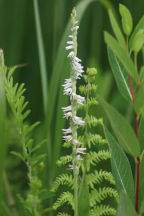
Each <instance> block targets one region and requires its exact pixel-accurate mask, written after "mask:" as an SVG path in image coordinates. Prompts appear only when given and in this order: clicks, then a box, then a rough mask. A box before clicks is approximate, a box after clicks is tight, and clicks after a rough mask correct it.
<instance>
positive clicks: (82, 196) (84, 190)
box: [78, 176, 90, 216]
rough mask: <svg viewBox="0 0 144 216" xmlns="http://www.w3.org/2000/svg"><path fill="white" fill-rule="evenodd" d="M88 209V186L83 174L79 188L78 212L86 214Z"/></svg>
mask: <svg viewBox="0 0 144 216" xmlns="http://www.w3.org/2000/svg"><path fill="white" fill-rule="evenodd" d="M89 210H90V209H89V188H88V184H87V182H86V178H85V176H84V177H83V180H82V181H81V184H80V189H79V198H78V214H79V215H83V216H88V215H89Z"/></svg>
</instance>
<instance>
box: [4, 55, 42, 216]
mask: <svg viewBox="0 0 144 216" xmlns="http://www.w3.org/2000/svg"><path fill="white" fill-rule="evenodd" d="M2 57H3V77H4V87H5V93H6V98H7V101H8V104H9V106H10V108H11V111H12V113H13V115H14V117H15V122H16V127H17V131H18V134H19V142H20V144H21V148H22V153H19V152H14V151H13V152H11V153H12V154H13V155H14V156H17V157H19V158H20V159H21V160H22V161H23V162H24V163H25V165H26V167H27V178H28V185H29V191H28V192H27V195H26V197H22V196H21V195H19V199H20V201H21V203H22V205H23V206H24V208H25V210H26V214H27V215H33V216H40V215H42V214H43V211H44V209H42V203H41V199H40V194H41V193H42V192H43V189H42V182H41V180H40V178H39V171H40V166H41V167H42V166H43V165H42V163H43V162H42V161H43V159H44V157H45V156H46V155H45V154H41V155H36V150H38V149H39V148H40V147H41V145H42V143H43V142H45V140H43V141H42V142H40V143H39V144H37V145H36V146H35V145H34V140H33V139H32V137H31V133H32V131H33V130H34V128H35V127H36V126H37V125H38V124H39V122H36V123H34V124H31V125H30V124H28V123H26V122H25V119H26V118H27V117H28V115H29V114H30V110H29V109H26V107H27V105H28V102H27V101H25V97H24V95H23V94H24V92H25V88H24V84H23V83H22V84H20V85H19V84H18V83H16V84H14V80H13V73H14V72H15V70H16V68H17V67H18V66H14V67H12V68H8V67H6V66H5V65H4V56H2ZM40 163H41V164H40Z"/></svg>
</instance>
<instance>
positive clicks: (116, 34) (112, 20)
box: [109, 10, 126, 48]
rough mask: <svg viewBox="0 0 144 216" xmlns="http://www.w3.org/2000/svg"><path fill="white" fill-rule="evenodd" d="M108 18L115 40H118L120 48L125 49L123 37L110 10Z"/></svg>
mask: <svg viewBox="0 0 144 216" xmlns="http://www.w3.org/2000/svg"><path fill="white" fill-rule="evenodd" d="M109 18H110V22H111V26H112V29H113V32H114V33H115V36H116V38H117V39H118V41H119V43H120V44H121V46H122V47H125V48H126V43H125V39H124V36H123V34H122V32H121V30H120V27H119V25H118V23H117V21H116V19H115V17H114V15H113V12H112V11H111V10H109Z"/></svg>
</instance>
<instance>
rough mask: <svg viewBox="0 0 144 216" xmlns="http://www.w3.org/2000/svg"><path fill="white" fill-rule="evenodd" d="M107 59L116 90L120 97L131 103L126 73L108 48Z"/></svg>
mask: <svg viewBox="0 0 144 216" xmlns="http://www.w3.org/2000/svg"><path fill="white" fill-rule="evenodd" d="M108 58H109V63H110V66H111V69H112V72H113V75H114V78H115V80H116V84H117V86H118V89H119V91H120V93H121V95H122V96H123V97H124V98H125V99H126V100H127V101H128V102H129V103H131V102H132V96H131V92H130V88H129V85H128V73H127V71H126V70H125V68H124V67H123V65H122V64H121V63H120V61H119V60H118V58H117V57H116V56H115V54H114V53H113V51H112V50H111V48H110V47H108Z"/></svg>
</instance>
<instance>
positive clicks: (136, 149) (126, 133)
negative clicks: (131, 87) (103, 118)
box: [99, 97, 140, 158]
mask: <svg viewBox="0 0 144 216" xmlns="http://www.w3.org/2000/svg"><path fill="white" fill-rule="evenodd" d="M99 102H100V104H101V105H102V107H103V109H104V110H105V112H106V114H107V116H108V118H109V120H110V123H111V126H112V128H113V131H114V132H115V134H116V137H117V139H118V141H119V143H120V144H121V146H122V147H123V148H124V150H125V151H126V152H128V153H129V154H131V155H132V156H133V157H134V158H135V157H137V156H139V155H140V146H139V143H138V140H137V138H136V135H135V133H134V130H133V129H132V128H131V126H130V124H129V123H128V121H127V120H126V119H125V118H124V117H123V116H122V115H121V114H120V113H119V112H118V111H117V110H116V109H115V108H114V107H112V106H111V105H110V104H108V103H107V102H106V101H105V100H104V99H102V98H101V97H99Z"/></svg>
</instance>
